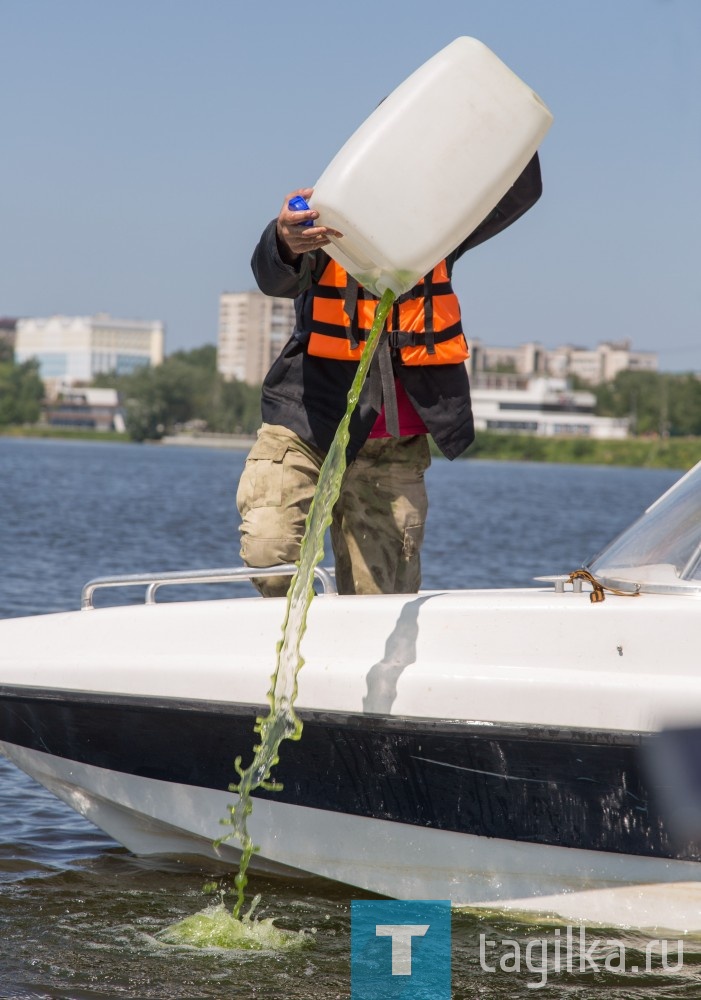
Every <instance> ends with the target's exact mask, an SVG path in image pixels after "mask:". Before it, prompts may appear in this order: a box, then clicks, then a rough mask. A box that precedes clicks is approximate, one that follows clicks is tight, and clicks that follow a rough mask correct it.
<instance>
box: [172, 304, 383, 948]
mask: <svg viewBox="0 0 701 1000" xmlns="http://www.w3.org/2000/svg"><path fill="white" fill-rule="evenodd" d="M394 299H395V295H394V293H393V292H392V291H391V289H388V290H387V291H386V292H385V293H384V294H383V296H382V298H381V299H380V302H379V305H378V307H377V311H376V314H375V321H374V323H373V325H372V330H371V331H370V334H369V336H368V339H367V341H366V344H365V349H364V351H363V354H362V356H361V358H360V361H359V362H358V368H357V370H356V373H355V377H354V379H353V383H352V385H351V388H350V391H349V393H348V405H347V406H346V412H345V413H344V415H343V417H342V419H341V422H340V424H339V425H338V428H337V430H336V434H335V436H334V439H333V441H332V443H331V447H330V448H329V451H328V454H327V456H326V459H325V460H324V463H323V465H322V466H321V471H320V473H319V481H318V483H317V486H316V490H315V491H314V499H313V501H312V504H311V507H310V509H309V514H308V515H307V521H306V525H305V531H304V538H303V539H302V546H301V549H300V556H299V563H298V564H297V570H296V572H295V574H294V576H293V577H292V582H291V583H290V588H289V590H288V592H287V609H286V612H285V620H284V622H283V626H282V639H281V640H280V642H278V644H277V664H276V667H275V673H274V674H273V675H272V678H271V682H272V683H271V688H270V690H269V692H268V702H269V705H270V708H269V710H268V714H267V715H266V716H260V717H259V718H258V719H256V725H255V727H254V732H255V733H256V734H258V736H259V737H260V741H259V743H257V744H256V745H255V746H254V747H253V760H252V762H251V763H250V764H249V766H248V767H247V768H244V767H242V764H241V757H237V758H236V761H235V762H234V766H235V768H236V772H237V774H238V776H239V781H238V783H237V784H232V785H230V786H229V791H231V792H236V793H237V794H238V799H237V801H236V802H235V803H233V805H230V806H229V807H228V808H229V816H228V817H227V818H226V819H223V820H222V821H221V822H222V823H223V824H225V825H228V826H231V827H232V830H231V832H230V833H227V834H225V835H224V836H223V837H221V838H220V839H219V840H217V841H215V847H218V846H219V844H221V843H223V842H224V841H226V840H230V839H231V838H233V837H236V838H237V840H238V841H239V843H240V844H241V860H240V862H239V870H238V872H237V874H236V878H235V879H234V885H235V888H236V903H235V905H234V908H233V912H232V913H231V914H229V913H228V911H226V910H225V909H224V907H223V905H220V906H219V907H217V908H215V909H212V908H210V909H209V910H204V911H201V912H200V913H197V914H194V915H193V916H192V917H188V918H186V919H185V920H183V921H180V923H178V924H175V925H174V926H173V927H171V928H168V929H167V930H166V931H163V932H162V933H161V934H160V935H159V938H160V939H161V940H162V941H164V942H166V943H169V944H175V943H179V944H189V945H190V946H195V947H203V946H207V945H210V946H211V945H212V944H214V945H215V946H219V947H222V946H223V947H230V948H237V949H240V948H246V947H248V948H250V947H253V948H256V947H261V944H260V942H261V941H262V940H264V941H265V942H266V945H264V946H266V947H272V948H275V947H276V946H278V947H279V946H280V941H278V940H277V939H275V940H273V938H274V936H275V934H274V932H275V933H276V934H278V935H279V934H280V932H278V931H277V928H274V927H273V926H272V922H271V921H257V920H251V917H250V914H251V912H252V910H253V909H254V908H255V905H256V902H257V900H255V901H254V903H253V906H252V907H251V910H249V913H248V914H247V915H246V916H244V917H243V918H241V909H242V907H243V904H244V898H245V897H244V894H245V890H246V885H247V884H248V874H247V872H248V866H249V864H250V861H251V858H252V857H253V855H254V854H255V853H256V851H257V850H258V848H257V847H256V845H255V844H254V843H253V840H252V839H251V835H250V834H249V832H248V817H249V816H250V814H251V811H252V809H253V801H252V799H251V796H252V794H253V792H254V791H255V790H256V789H257V788H264V789H267V790H272V791H275V790H279V789H280V788H281V786H280V785H279V784H276V783H275V782H274V781H272V780H271V772H272V769H273V768H274V767H275V765H276V764H277V763H278V761H279V759H280V758H279V750H280V744H281V743H282V741H283V740H298V739H300V737H301V735H302V722H301V720H300V719H299V718H298V717H297V715H296V714H295V711H294V702H295V698H296V697H297V675H298V673H299V671H300V670H301V668H302V666H303V664H304V660H303V658H302V656H301V653H300V644H301V641H302V637H303V635H304V633H305V631H306V627H307V614H308V612H309V606H310V604H311V602H312V598H313V597H314V569H315V567H316V566H317V565H318V564H319V563H320V562H321V560H322V558H323V555H324V534H325V532H326V529H327V527H328V526H329V524H330V523H331V515H332V512H333V508H334V505H335V503H336V501H337V500H338V496H339V493H340V491H341V481H342V479H343V474H344V472H345V471H346V448H347V446H348V441H349V437H350V435H349V425H350V419H351V416H352V414H353V411H354V410H355V407H356V406H357V403H358V399H359V398H360V391H361V389H362V387H363V383H364V382H365V378H366V376H367V373H368V369H369V367H370V362H371V361H372V359H373V356H374V354H375V350H376V348H377V345H378V343H379V341H380V335H381V333H382V328H383V327H384V324H385V320H386V319H387V316H388V314H389V311H390V309H391V308H392V303H393V302H394ZM287 933H289V932H287ZM224 942H226V944H224Z"/></svg>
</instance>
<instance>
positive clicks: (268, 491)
mask: <svg viewBox="0 0 701 1000" xmlns="http://www.w3.org/2000/svg"><path fill="white" fill-rule="evenodd" d="M288 450H289V445H288V443H287V442H285V441H266V440H265V439H263V440H262V441H256V443H255V444H254V445H253V447H252V448H251V451H250V453H249V455H248V458H247V459H246V465H245V466H244V470H243V473H242V475H241V479H240V481H239V487H238V491H237V493H236V506H237V507H238V509H239V513H240V514H241V516H242V517H243V516H245V512H246V511H247V510H252V509H253V508H255V507H279V506H280V505H281V504H282V490H283V471H284V458H285V455H286V454H287V452H288Z"/></svg>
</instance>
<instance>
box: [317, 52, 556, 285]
mask: <svg viewBox="0 0 701 1000" xmlns="http://www.w3.org/2000/svg"><path fill="white" fill-rule="evenodd" d="M551 123H552V115H551V113H550V111H549V110H548V108H547V107H546V106H545V104H543V102H542V101H541V99H540V98H539V97H538V95H537V94H536V93H534V92H533V91H532V90H531V89H530V87H528V86H527V85H526V84H525V83H524V82H523V81H522V80H521V79H519V77H517V76H516V74H515V73H513V72H512V71H511V70H510V69H509V68H508V66H506V65H505V64H504V63H503V62H502V61H501V60H500V59H499V58H498V57H497V56H495V55H494V53H493V52H492V51H491V50H490V49H488V48H487V46H486V45H483V44H482V42H479V41H477V39H476V38H467V37H462V38H456V39H455V41H454V42H451V43H450V45H448V46H446V48H444V49H442V50H441V51H440V52H438V53H437V54H436V55H435V56H433V57H432V58H431V59H429V60H428V62H426V63H424V64H423V66H420V67H419V69H417V70H416V72H414V73H412V75H411V76H410V77H408V79H406V80H405V81H404V83H402V84H400V86H399V87H397V89H396V90H394V91H393V92H392V93H391V94H390V95H389V97H387V98H386V100H384V101H383V102H382V103H381V104H380V105H379V107H378V108H376V110H375V111H374V112H373V113H372V114H371V115H370V117H369V118H368V119H367V120H366V121H365V122H363V124H362V125H361V126H360V128H358V129H357V130H356V131H355V132H354V133H353V135H352V136H351V137H350V139H349V140H348V141H347V142H346V144H345V145H344V146H343V148H342V149H341V150H340V151H339V152H338V153H337V154H336V156H335V157H334V159H333V160H332V161H331V163H330V164H329V165H328V167H327V168H326V170H325V171H324V172H323V174H322V175H321V177H320V178H319V180H318V181H317V183H316V184H315V186H314V194H313V196H312V198H311V200H310V204H311V205H312V207H313V208H315V209H316V210H317V211H318V212H319V222H318V225H323V226H329V227H331V228H332V229H337V230H338V231H339V232H341V233H343V237H342V238H341V239H332V240H331V243H330V245H329V246H327V247H326V251H327V253H328V254H329V255H330V256H331V257H333V258H334V259H335V260H336V261H337V262H338V263H339V264H341V266H342V267H344V268H345V269H346V270H347V271H348V272H349V273H350V274H352V275H353V276H354V277H355V278H356V279H357V280H358V281H359V282H360V284H361V285H364V286H365V287H366V288H368V289H369V290H370V291H372V292H374V293H375V294H377V295H381V294H382V293H383V292H384V291H385V290H386V289H387V288H391V289H392V291H393V292H395V293H396V294H397V295H401V294H402V293H403V292H406V291H408V290H409V289H410V288H412V287H413V286H414V285H415V284H416V282H417V281H418V280H419V278H422V277H423V276H424V275H425V274H428V273H429V271H431V269H432V268H433V267H435V265H436V264H437V263H438V262H439V261H441V260H442V259H443V258H444V257H445V256H446V255H447V254H449V253H450V252H451V250H454V249H455V247H457V246H458V245H459V244H460V243H461V242H462V241H463V240H464V239H466V238H467V236H469V235H470V233H471V232H473V231H474V230H475V229H476V228H477V226H478V225H479V224H480V223H481V222H482V221H483V220H484V219H485V218H486V217H487V215H488V214H489V213H490V212H491V211H492V209H493V208H494V207H495V205H496V204H497V202H498V201H500V199H501V198H502V197H503V196H504V195H505V194H506V192H507V191H508V189H509V188H510V187H511V185H512V184H513V183H514V181H515V180H516V178H517V177H518V176H519V174H520V173H521V171H522V170H523V169H524V167H525V166H526V164H527V163H528V161H529V160H530V159H531V157H532V156H533V154H534V153H535V151H536V149H537V147H538V145H539V144H540V142H541V140H542V139H543V136H544V135H545V133H546V132H547V131H548V129H549V127H550V125H551Z"/></svg>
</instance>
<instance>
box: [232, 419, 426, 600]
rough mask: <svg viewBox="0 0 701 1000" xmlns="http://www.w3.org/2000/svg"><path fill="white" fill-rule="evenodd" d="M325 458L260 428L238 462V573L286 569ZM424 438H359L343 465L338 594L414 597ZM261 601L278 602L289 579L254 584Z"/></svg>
mask: <svg viewBox="0 0 701 1000" xmlns="http://www.w3.org/2000/svg"><path fill="white" fill-rule="evenodd" d="M323 460H324V455H323V453H322V452H320V451H318V450H317V449H316V448H313V447H312V446H311V445H308V444H306V443H305V442H304V441H302V440H301V439H300V438H299V437H297V435H296V434H295V433H293V432H292V431H290V430H288V429H287V428H286V427H280V426H277V425H275V426H274V425H271V424H263V426H262V427H261V429H260V431H259V432H258V440H257V441H256V443H255V444H254V445H253V448H252V449H251V451H250V454H249V455H248V458H247V459H246V466H245V468H244V471H243V473H242V475H241V480H240V482H239V487H238V492H237V495H236V503H237V506H238V509H239V513H240V514H241V518H242V524H241V527H240V529H239V530H240V532H241V558H242V559H243V561H244V563H245V564H246V565H247V566H275V565H280V564H282V563H294V562H296V561H297V560H298V559H299V551H300V546H301V542H302V537H303V535H304V524H305V519H306V517H307V513H308V512H309V507H310V505H311V502H312V497H313V495H314V488H315V487H316V484H317V480H318V478H319V470H320V469H321V465H322V462H323ZM430 462H431V457H430V452H429V447H428V441H427V439H426V436H425V435H423V434H419V435H416V436H412V437H404V438H376V439H373V440H370V441H367V442H366V443H365V445H364V446H363V448H362V449H361V450H360V452H359V454H358V456H357V458H356V459H355V461H354V462H352V463H351V464H350V466H349V467H348V468H347V470H346V473H345V475H344V478H343V484H342V487H341V495H340V497H339V500H338V503H337V504H336V507H335V509H334V513H333V522H332V524H331V543H332V545H333V551H334V556H335V561H336V586H337V587H338V592H339V593H340V594H414V593H416V592H417V590H418V589H419V585H420V583H421V557H420V550H421V543H422V542H423V536H424V526H425V523H426V512H427V508H428V501H427V497H426V487H425V484H424V472H425V471H426V469H427V468H428V466H429V465H430ZM254 582H255V584H256V586H257V587H258V590H259V591H260V592H261V594H263V595H264V596H265V597H278V596H284V595H285V594H286V593H287V589H288V587H289V583H290V578H289V577H267V578H265V577H262V578H259V579H258V580H256V581H254Z"/></svg>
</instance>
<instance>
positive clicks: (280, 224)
mask: <svg viewBox="0 0 701 1000" xmlns="http://www.w3.org/2000/svg"><path fill="white" fill-rule="evenodd" d="M313 191H314V188H299V189H298V190H297V191H291V192H290V193H289V194H288V195H286V196H285V200H284V201H283V203H282V208H281V209H280V214H279V216H278V220H277V240H278V247H279V249H280V255H281V256H282V258H283V260H286V261H287V263H288V264H291V263H292V262H293V261H294V260H296V258H297V257H299V256H300V254H303V253H307V252H308V251H309V250H319V249H320V248H321V247H325V246H327V244H328V242H329V239H328V238H329V236H336V237H340V236H342V235H343V233H339V232H338V231H337V230H336V229H329V228H328V227H327V226H302V225H300V223H301V222H306V221H307V220H308V219H312V220H314V219H318V218H319V213H318V212H316V211H315V210H314V209H313V208H310V209H309V211H308V212H293V211H292V210H291V209H290V208H288V204H287V203H288V202H289V200H290V198H294V197H295V195H301V197H302V198H304V200H305V201H308V200H309V199H310V198H311V196H312V193H313Z"/></svg>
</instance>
